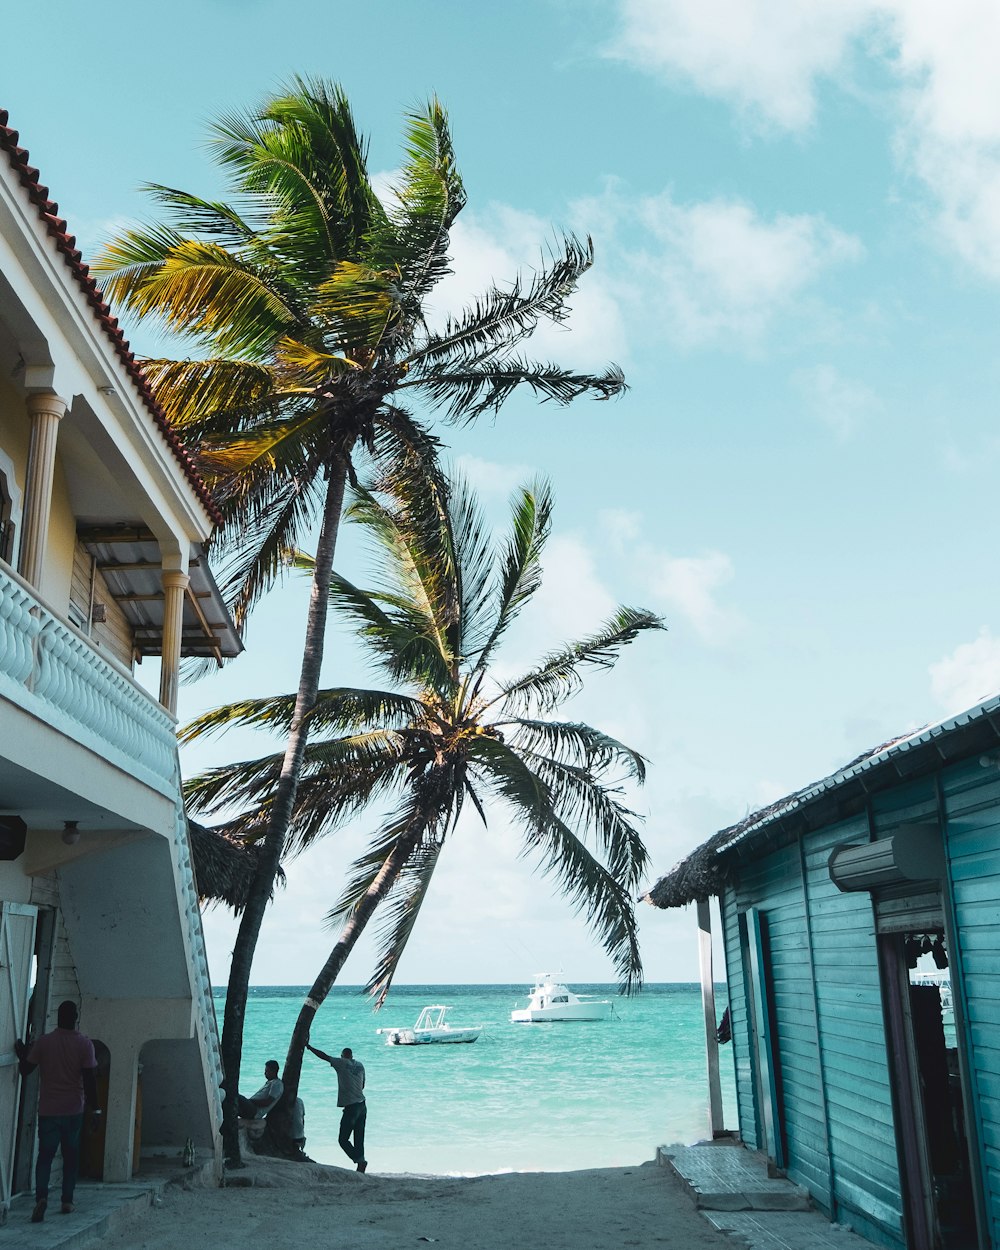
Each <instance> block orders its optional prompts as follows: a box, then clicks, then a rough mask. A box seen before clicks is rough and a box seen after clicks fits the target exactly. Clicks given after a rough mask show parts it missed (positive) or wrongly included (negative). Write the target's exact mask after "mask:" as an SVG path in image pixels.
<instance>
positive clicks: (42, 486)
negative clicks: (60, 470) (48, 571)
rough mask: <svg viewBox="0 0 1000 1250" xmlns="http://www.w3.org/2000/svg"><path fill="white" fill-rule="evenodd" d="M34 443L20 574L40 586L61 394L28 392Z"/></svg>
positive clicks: (62, 405) (63, 405) (62, 407)
mask: <svg viewBox="0 0 1000 1250" xmlns="http://www.w3.org/2000/svg"><path fill="white" fill-rule="evenodd" d="M27 408H28V413H29V415H30V416H31V444H30V447H29V449H28V472H27V480H26V482H25V491H24V495H25V499H24V512H23V514H22V522H21V523H22V526H23V530H22V535H21V559H20V573H21V576H22V577H23V578H24V579H25V581H28V582H30V583H31V585H32V586H35V587H36V588H37V587H40V585H41V580H42V567H43V565H44V563H45V546H46V541H47V539H48V532H49V514H50V512H51V511H52V478H53V474H54V472H55V465H56V438H57V436H58V433H59V422H60V421H61V420H62V418H63V415H64V413H65V412H66V401H65V400H63V399H60V398H59V396H58V395H51V394H49V395H29V396H28V401H27Z"/></svg>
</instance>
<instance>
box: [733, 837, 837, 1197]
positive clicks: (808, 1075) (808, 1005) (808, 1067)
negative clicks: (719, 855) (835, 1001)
mask: <svg viewBox="0 0 1000 1250" xmlns="http://www.w3.org/2000/svg"><path fill="white" fill-rule="evenodd" d="M740 895H741V900H740V901H741V903H742V905H743V906H755V907H758V908H759V909H760V910H761V911H762V912H764V913H765V914H766V916H767V927H768V935H769V938H770V962H771V966H770V974H771V992H772V1000H773V1004H774V1014H775V1030H776V1046H777V1052H778V1053H777V1067H778V1070H779V1076H780V1090H779V1098H780V1101H781V1114H782V1117H783V1123H784V1134H785V1144H786V1147H787V1160H788V1161H787V1166H786V1171H787V1173H788V1175H789V1177H790V1178H791V1179H792V1180H794V1181H797V1182H798V1183H799V1184H800V1185H804V1186H805V1187H806V1188H807V1189H808V1190H809V1192H810V1194H812V1196H813V1198H814V1200H815V1201H816V1203H817V1205H819V1206H820V1207H822V1208H823V1209H824V1210H825V1211H826V1212H827V1214H829V1213H830V1210H831V1204H830V1184H829V1182H830V1169H829V1163H828V1155H827V1141H826V1112H825V1107H824V1098H823V1082H822V1075H821V1072H820V1065H819V1046H818V1044H817V1038H816V1018H815V999H814V995H813V978H812V966H811V953H810V947H809V939H808V934H807V932H806V905H805V894H804V891H803V888H802V874H801V870H800V863H799V853H798V847H797V846H790V847H785V848H783V849H781V850H779V851H775V852H772V854H770V855H767V856H763V857H762V858H761V859H759V860H755V861H754V863H753V864H752V865H749V866H748V871H747V872H746V874H745V875H744V877H743V879H742V881H741V883H740Z"/></svg>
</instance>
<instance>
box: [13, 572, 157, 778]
mask: <svg viewBox="0 0 1000 1250" xmlns="http://www.w3.org/2000/svg"><path fill="white" fill-rule="evenodd" d="M0 690H2V691H3V692H4V693H5V694H8V695H9V696H10V697H12V698H15V699H16V700H17V702H19V703H20V704H21V705H22V706H24V707H25V708H27V709H28V710H29V711H33V712H34V713H35V714H36V715H38V716H39V717H41V718H42V719H44V720H47V721H49V722H51V723H52V724H53V725H55V726H56V727H57V728H59V729H61V730H62V731H63V732H64V733H67V734H69V735H70V736H72V737H76V738H77V739H78V740H79V741H81V742H83V743H84V744H85V745H86V746H88V747H90V748H91V749H93V750H96V751H98V752H99V753H100V754H102V755H104V756H105V757H106V758H108V759H110V760H112V761H113V762H114V763H116V764H119V765H122V766H124V767H126V768H127V769H128V770H129V771H130V772H131V773H133V774H134V775H135V776H138V777H140V778H142V779H143V780H145V781H147V782H152V783H153V784H155V785H156V787H157V789H160V790H161V791H164V792H165V793H168V794H173V793H174V787H175V786H176V785H177V775H176V773H177V741H176V738H175V736H174V727H173V722H172V721H171V718H170V716H169V715H168V714H167V712H166V711H164V709H163V708H161V707H160V706H159V705H158V704H156V703H155V702H154V701H153V700H152V699H151V698H150V696H149V695H148V694H146V692H145V691H144V690H142V689H140V687H139V686H137V685H136V684H135V683H134V682H133V681H132V680H131V679H130V678H129V677H127V676H126V675H125V674H124V673H123V672H120V671H119V670H118V669H117V668H115V667H114V665H112V664H110V663H108V661H107V660H106V659H105V658H104V657H103V656H102V655H100V654H99V653H98V652H97V650H96V649H95V648H94V647H93V646H92V645H91V644H90V643H89V642H88V641H87V640H86V639H85V638H83V637H82V636H81V635H79V634H77V633H76V632H75V631H74V630H73V629H72V628H71V627H70V626H69V625H67V624H66V623H65V622H64V621H61V620H59V618H58V617H56V616H54V615H53V614H52V613H51V612H49V611H48V610H47V609H45V608H44V607H42V605H41V604H40V603H39V602H38V600H37V599H36V598H35V597H34V595H33V594H32V593H31V591H30V589H29V588H27V587H26V586H25V585H24V584H23V583H22V582H21V581H20V580H19V579H17V578H15V577H13V576H11V575H10V574H9V573H7V572H6V571H4V570H0ZM164 783H166V784H164Z"/></svg>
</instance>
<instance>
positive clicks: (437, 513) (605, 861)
mask: <svg viewBox="0 0 1000 1250" xmlns="http://www.w3.org/2000/svg"><path fill="white" fill-rule="evenodd" d="M550 514H551V497H550V493H549V489H548V487H547V486H546V485H545V484H544V483H538V484H536V485H534V486H532V487H527V488H524V489H522V490H521V491H520V492H519V493H518V494H517V495H516V496H515V499H514V502H513V509H512V518H511V527H510V532H509V535H508V536H507V538H506V540H505V542H504V543H503V544H502V546H500V547H499V549H498V550H496V551H494V548H493V543H492V541H491V539H490V537H489V534H488V532H487V529H486V526H485V525H484V522H483V518H482V516H481V514H480V511H479V509H478V507H477V505H476V503H475V500H474V499H473V497H472V496H471V495H470V493H469V492H468V490H467V489H465V488H464V487H463V486H462V485H461V484H458V485H456V486H454V487H453V488H451V489H450V490H449V489H447V488H445V489H440V488H439V487H438V485H437V484H436V483H431V482H428V479H427V476H426V471H425V469H424V468H423V466H421V465H420V464H419V462H417V461H416V459H415V458H411V464H410V471H409V472H399V471H398V469H397V471H396V472H395V474H394V475H393V476H392V477H391V479H389V478H384V479H383V480H382V482H381V483H380V488H379V491H378V494H375V493H372V492H369V491H364V490H359V491H358V492H357V493H356V497H355V502H354V503H353V504H352V505H351V507H350V510H349V513H348V515H349V516H350V517H351V518H352V519H353V520H355V521H357V522H358V523H359V524H361V525H362V526H363V527H364V528H365V531H366V532H367V536H368V538H369V539H370V545H371V546H372V547H373V548H374V552H375V554H376V556H377V568H378V569H379V570H380V572H381V576H380V578H379V580H378V584H377V586H376V588H375V589H370V590H364V589H360V588H358V587H357V586H355V585H353V584H352V583H350V582H349V581H347V580H346V579H345V578H343V577H340V576H334V578H333V580H332V583H331V591H330V604H331V607H332V609H333V611H334V613H335V614H336V615H337V616H338V617H339V618H340V619H341V620H342V621H344V622H345V623H346V624H347V625H348V626H349V627H351V628H352V629H353V630H355V631H356V632H357V634H358V636H359V637H360V638H361V639H362V640H363V642H364V643H365V645H366V647H367V649H368V651H369V652H370V655H371V658H372V660H373V661H374V663H375V665H376V666H377V668H379V669H380V670H381V671H382V672H383V673H384V674H385V675H386V676H387V677H388V678H389V679H390V682H391V687H390V688H388V689H381V690H363V689H345V688H338V689H331V690H323V691H321V692H320V693H319V696H318V699H317V702H316V705H315V707H314V709H313V711H312V713H311V714H310V724H311V731H312V736H311V740H310V743H309V746H308V747H307V749H306V753H305V763H304V775H303V778H302V783H301V786H300V788H299V792H298V797H297V800H296V806H295V810H294V814H293V818H292V822H291V835H292V845H293V846H295V847H297V848H301V847H304V846H306V845H308V844H309V843H310V842H311V841H312V840H313V839H315V838H316V837H318V836H320V835H321V834H324V833H326V832H328V831H330V830H332V829H334V828H336V827H337V826H339V825H341V824H342V823H343V822H344V821H346V820H347V819H348V818H350V817H353V816H356V815H357V814H358V813H359V812H361V811H363V810H364V809H366V808H367V807H369V806H370V805H372V804H375V803H379V802H382V803H385V802H386V801H388V800H390V799H391V800H392V802H391V805H390V809H389V811H388V814H387V815H386V816H385V817H384V819H383V820H382V822H381V824H380V825H379V827H378V829H377V830H376V832H375V833H374V834H373V836H372V838H371V841H370V844H369V845H368V847H367V849H366V851H365V852H364V854H363V855H362V856H361V857H360V858H359V859H358V860H357V862H356V863H355V864H354V865H353V868H352V871H351V876H350V880H349V882H348V884H347V886H346V888H345V889H344V892H343V894H342V896H341V897H340V899H339V901H338V902H337V903H336V905H335V906H334V907H333V909H332V911H331V912H330V915H329V918H328V919H329V920H330V922H331V923H338V922H340V923H342V924H343V928H342V931H341V933H340V937H339V939H338V941H337V943H336V945H335V946H334V947H333V950H332V951H331V953H330V956H329V958H328V959H327V961H326V963H325V964H324V966H323V968H322V970H321V972H320V973H319V975H318V976H317V978H316V980H315V981H314V983H313V985H312V987H311V988H310V990H309V993H308V995H307V997H306V999H305V1001H304V1003H303V1005H302V1008H301V1010H300V1012H299V1016H298V1020H297V1022H296V1025H295V1029H294V1032H293V1034H292V1038H291V1042H290V1045H289V1049H288V1055H287V1058H286V1061H285V1069H284V1073H283V1081H284V1084H285V1094H284V1098H283V1101H282V1107H283V1108H290V1106H291V1103H292V1101H293V1100H294V1099H295V1097H296V1094H297V1090H298V1085H299V1076H300V1071H301V1063H302V1055H303V1050H304V1047H305V1044H306V1043H307V1041H308V1040H309V1031H310V1025H311V1022H312V1019H313V1017H314V1015H315V1013H316V1010H317V1009H318V1007H319V1005H320V1004H321V1003H322V1002H323V1000H324V999H325V998H326V996H327V994H328V993H329V990H330V988H331V986H332V985H333V983H334V981H335V980H336V978H337V976H338V974H339V973H340V970H341V968H342V967H343V964H344V961H345V960H346V959H347V956H348V955H349V954H350V952H351V949H352V948H353V947H354V944H355V943H356V941H357V940H358V937H359V936H360V934H361V933H362V932H363V931H364V929H365V927H366V926H367V924H368V923H369V921H370V920H371V919H372V917H373V916H374V915H375V913H376V910H377V909H378V908H379V905H380V904H384V910H383V915H384V921H383V924H382V927H381V931H380V934H379V939H380V947H379V958H378V964H377V967H376V968H375V970H374V972H373V974H372V976H371V979H370V980H369V982H368V987H367V988H368V990H369V991H370V992H371V993H372V994H373V995H374V996H375V998H376V1002H377V1005H381V1003H382V1002H383V1001H384V999H385V996H386V993H387V992H388V989H389V986H390V984H391V982H392V978H393V975H394V973H395V971H396V968H397V966H398V963H399V959H400V956H401V955H402V953H403V950H404V949H405V947H406V943H407V940H408V938H409V936H410V934H411V933H412V931H413V926H414V924H415V922H416V919H417V915H418V913H419V910H420V906H421V904H422V902H423V900H424V898H425V897H426V894H427V889H428V887H429V885H430V882H431V878H432V875H433V872H434V869H435V867H436V865H437V863H438V859H439V856H440V854H441V851H442V849H443V847H444V845H445V842H446V841H447V838H448V836H449V835H450V834H451V833H453V832H454V830H455V827H456V825H457V823H458V819H459V815H460V814H461V812H462V809H463V803H464V801H465V800H466V799H468V800H469V802H470V803H471V804H472V806H473V807H474V809H475V811H476V813H478V816H479V817H480V818H481V819H482V821H483V823H484V824H485V823H486V818H487V810H488V809H489V808H490V807H492V806H493V805H494V804H497V805H499V806H502V807H504V808H506V809H507V811H508V812H509V813H510V815H511V816H512V817H513V819H514V821H515V823H516V824H517V825H519V826H520V828H521V829H522V831H523V837H524V845H525V851H526V853H527V854H529V855H530V856H533V857H537V858H539V859H540V860H541V862H542V864H543V865H544V867H545V870H546V871H547V872H551V873H553V874H554V875H555V877H556V879H557V880H558V882H559V886H560V888H561V889H562V891H563V892H564V893H566V894H567V895H568V896H569V897H570V899H571V900H572V902H573V903H574V904H575V906H576V907H577V908H578V909H583V910H584V911H585V912H586V913H587V916H588V918H589V921H590V924H591V926H592V928H593V929H594V930H595V931H596V933H597V935H598V936H599V938H600V940H601V941H602V943H603V945H604V947H605V949H606V950H607V952H608V953H609V955H610V956H611V957H612V959H613V961H614V964H615V968H616V970H617V973H618V975H619V977H620V979H621V982H622V988H623V989H626V990H627V989H630V988H632V987H633V986H635V985H636V984H637V983H638V982H639V981H640V979H641V961H640V956H639V947H638V943H637V937H636V926H635V917H634V913H633V906H632V903H633V898H634V896H635V891H636V888H637V886H638V884H639V880H640V877H641V875H642V872H643V869H644V866H645V864H646V850H645V847H644V846H643V843H642V840H641V838H640V836H639V834H638V832H637V830H636V826H635V821H634V818H633V815H632V813H631V812H630V811H629V810H628V809H627V808H626V807H625V806H624V805H623V803H622V801H621V799H620V798H619V797H618V789H619V786H620V784H621V782H622V781H623V780H626V779H633V780H635V781H638V782H640V783H641V782H642V781H643V779H644V775H645V763H644V760H643V758H642V757H641V756H640V755H639V754H638V753H637V752H635V751H633V750H631V749H630V748H629V747H627V746H624V745H623V744H622V743H621V742H618V741H616V740H615V739H613V738H610V737H608V736H607V735H606V734H603V733H601V732H600V731H599V730H597V729H594V728H592V727H591V726H590V725H586V724H581V723H578V722H570V721H557V720H554V719H551V717H552V714H553V713H555V711H556V710H557V708H558V707H559V705H560V704H561V703H562V702H563V701H564V700H565V699H566V698H568V697H569V696H570V695H571V694H573V693H574V692H575V691H576V690H577V689H579V687H580V685H581V670H582V669H584V668H586V667H587V666H597V667H601V668H610V667H611V666H612V665H613V664H614V663H615V661H616V659H617V657H618V653H619V650H620V649H621V647H623V646H624V645H625V644H626V643H629V642H631V641H632V640H633V639H634V638H635V637H636V636H637V635H638V634H639V633H641V632H644V631H646V630H653V629H661V628H663V623H662V621H661V620H660V619H659V618H658V617H657V616H654V615H653V614H652V613H650V612H646V611H639V610H635V609H629V608H620V609H619V610H618V611H617V613H616V614H615V615H614V616H613V617H612V618H611V620H609V621H608V622H607V623H606V624H605V625H603V626H602V627H601V628H600V629H599V630H598V631H597V632H596V633H595V634H593V635H592V636H590V637H588V638H586V639H584V640H583V641H581V642H577V643H574V644H572V645H569V646H565V647H562V648H560V649H559V650H557V651H554V652H552V653H551V654H549V655H547V656H545V657H544V659H542V661H541V662H540V663H539V664H538V665H537V666H536V667H535V668H533V669H531V670H530V671H529V672H527V673H525V674H524V675H522V676H520V677H517V678H516V679H506V678H497V677H495V676H494V675H492V669H493V664H494V659H495V654H496V651H497V649H498V646H499V644H500V642H501V640H502V638H503V636H504V635H505V633H506V632H507V630H508V629H509V627H510V625H511V623H512V622H513V621H514V619H515V618H516V617H517V616H518V615H519V613H520V612H521V610H522V609H523V608H524V607H525V606H526V605H527V604H528V603H529V602H530V600H531V598H532V596H533V595H534V594H535V592H536V591H537V590H538V587H539V585H540V583H541V556H542V551H543V548H544V545H545V540H546V538H547V536H548V534H549V527H550ZM293 715H294V699H293V697H292V696H291V695H288V696H284V697H276V698H270V699H260V700H247V701H245V702H241V703H237V704H231V705H228V706H226V707H222V708H218V709H216V710H215V711H213V712H210V713H207V714H206V715H204V716H203V717H201V718H200V719H199V720H198V721H196V722H195V723H194V724H193V725H191V726H189V728H188V729H187V730H186V731H185V732H186V734H187V736H188V737H193V736H196V735H198V734H202V733H206V732H212V731H216V730H219V729H222V728H225V727H227V726H229V725H233V724H244V725H254V726H263V727H266V728H268V729H271V730H278V731H281V732H285V731H286V730H287V728H288V725H289V724H290V722H291V719H292V717H293ZM281 763H282V761H281V757H280V755H269V756H265V757H263V758H260V759H255V760H251V761H249V762H245V763H239V764H233V765H231V766H226V767H222V768H216V769H213V770H211V771H210V772H207V773H205V774H203V775H202V776H200V777H198V778H195V779H193V780H192V781H191V782H189V784H188V800H189V803H190V805H191V806H192V807H193V808H194V809H196V810H198V809H202V810H205V809H213V808H218V807H220V806H223V805H226V806H228V805H232V804H239V805H246V807H245V811H244V813H243V815H241V816H240V817H239V818H237V819H236V820H234V821H232V822H231V823H230V826H229V828H230V829H232V830H235V831H238V832H240V833H242V834H243V835H244V836H250V837H252V836H253V835H254V832H255V831H256V830H259V829H260V828H262V827H264V826H266V823H267V821H268V819H269V809H270V807H271V805H272V804H273V802H274V796H275V794H276V789H277V784H278V779H279V777H280V769H281ZM588 838H590V839H592V841H593V842H594V844H595V846H596V854H595V852H594V851H592V850H590V849H588V846H587V844H586V842H587V839H588ZM278 1114H279V1115H280V1109H279V1110H278ZM268 1118H269V1122H270V1121H271V1120H272V1119H274V1120H275V1121H276V1122H277V1127H278V1132H279V1134H280V1121H278V1118H277V1116H276V1115H275V1112H272V1113H271V1116H269V1117H268ZM271 1127H272V1128H274V1127H275V1125H274V1124H272V1125H271ZM279 1142H280V1136H279Z"/></svg>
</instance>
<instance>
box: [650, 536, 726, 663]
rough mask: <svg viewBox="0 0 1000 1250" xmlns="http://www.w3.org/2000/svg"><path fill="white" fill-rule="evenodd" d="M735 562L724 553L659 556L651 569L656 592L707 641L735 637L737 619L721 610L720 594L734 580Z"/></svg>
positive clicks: (713, 641) (652, 584)
mask: <svg viewBox="0 0 1000 1250" xmlns="http://www.w3.org/2000/svg"><path fill="white" fill-rule="evenodd" d="M733 573H734V570H733V562H732V560H730V558H729V556H727V555H725V554H723V553H722V552H721V551H709V552H707V553H706V554H705V555H702V556H669V555H660V556H659V557H657V558H656V559H655V560H654V562H653V564H652V566H651V568H650V584H651V586H652V589H653V593H654V594H655V595H657V597H658V598H659V599H660V600H661V601H662V602H664V603H665V604H666V605H667V606H668V608H673V609H674V610H675V611H677V612H680V613H681V615H682V616H683V617H684V618H685V619H686V620H687V621H688V622H689V623H690V624H691V625H692V626H693V627H694V629H695V631H696V632H697V633H698V635H699V636H700V637H701V638H702V640H703V641H705V642H710V643H721V642H725V641H727V640H728V639H729V638H730V637H732V635H733V633H734V632H736V630H737V628H738V624H739V623H738V618H737V617H736V616H735V615H734V614H733V613H731V612H729V611H727V610H725V609H723V608H722V607H720V605H719V603H718V601H717V593H718V591H719V590H720V589H721V588H722V587H723V586H725V585H726V583H727V582H730V581H732V579H733Z"/></svg>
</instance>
